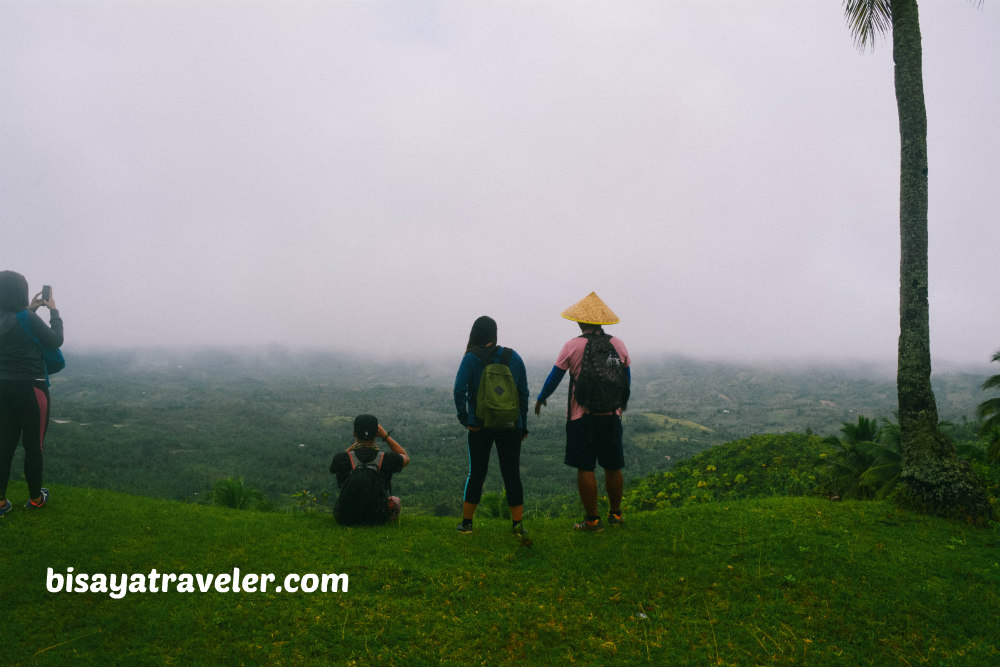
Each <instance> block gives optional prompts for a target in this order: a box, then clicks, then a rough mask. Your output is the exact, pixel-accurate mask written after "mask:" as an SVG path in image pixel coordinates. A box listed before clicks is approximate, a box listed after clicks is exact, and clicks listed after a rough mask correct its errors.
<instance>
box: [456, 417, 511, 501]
mask: <svg viewBox="0 0 1000 667" xmlns="http://www.w3.org/2000/svg"><path fill="white" fill-rule="evenodd" d="M494 442H495V443H496V445H497V458H498V459H499V460H500V474H501V475H502V476H503V485H504V487H505V488H506V489H507V504H508V505H510V506H511V507H517V506H518V505H523V504H524V488H523V487H522V486H521V430H520V429H510V430H499V429H492V428H481V429H479V430H478V431H469V477H468V479H466V480H465V502H467V503H472V504H473V505H478V504H479V501H480V499H481V498H482V496H483V484H484V483H485V482H486V473H487V472H488V471H489V468H490V450H491V449H492V448H493V443H494Z"/></svg>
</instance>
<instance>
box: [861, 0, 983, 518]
mask: <svg viewBox="0 0 1000 667" xmlns="http://www.w3.org/2000/svg"><path fill="white" fill-rule="evenodd" d="M844 12H845V14H846V16H847V21H848V24H849V26H850V29H851V33H852V34H853V35H854V38H855V42H856V43H857V45H858V47H859V48H861V49H865V48H867V47H868V46H872V47H874V44H875V38H876V37H877V36H878V35H879V34H884V33H885V32H887V31H890V30H891V32H892V58H893V61H894V63H895V69H894V72H895V77H894V81H895V90H896V110H897V113H898V115H899V137H900V181H899V236H900V264H899V347H898V352H897V366H896V393H897V396H898V400H899V429H900V448H901V451H902V466H903V469H902V475H901V478H900V479H901V481H902V482H904V483H905V484H906V486H907V489H908V491H909V494H910V499H911V500H912V501H913V504H914V505H915V506H916V507H917V508H919V509H922V510H924V511H927V512H929V513H931V514H937V515H943V516H964V517H967V518H969V519H972V520H976V521H979V520H983V519H985V518H989V517H992V509H991V507H990V504H989V502H988V499H987V495H986V492H985V490H984V488H983V484H982V482H981V480H980V479H979V477H978V476H977V475H976V474H975V473H974V472H973V471H972V469H971V468H970V467H969V465H968V464H967V463H965V462H964V461H962V460H961V459H959V458H958V456H957V454H956V452H955V447H954V446H953V445H952V443H951V441H950V440H949V439H948V438H947V437H946V436H945V435H944V434H943V433H942V432H941V430H940V429H939V428H938V410H937V402H936V400H935V399H934V392H933V390H932V389H931V352H930V315H929V312H930V311H929V306H928V302H927V282H928V281H927V109H926V106H925V104H924V83H923V52H922V48H921V44H920V19H919V13H918V11H917V1H916V0H845V1H844Z"/></svg>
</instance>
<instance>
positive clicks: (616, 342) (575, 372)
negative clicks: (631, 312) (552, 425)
mask: <svg viewBox="0 0 1000 667" xmlns="http://www.w3.org/2000/svg"><path fill="white" fill-rule="evenodd" d="M611 345H612V346H613V347H614V348H615V351H617V352H618V356H619V357H621V360H622V363H623V364H625V367H626V368H628V367H629V366H631V365H632V360H631V359H630V358H629V356H628V350H626V349H625V343H623V342H622V341H621V340H620V339H618V338H615V337H614V336H612V337H611ZM586 347H587V339H586V338H584V337H582V336H577V337H576V338H573V339H570V340H569V341H568V342H567V343H566V344H565V345H563V348H562V350H561V351H560V352H559V356H558V357H556V364H555V365H556V368H561V369H563V370H564V371H569V373H570V375H571V376H572V377H573V380H574V381H575V380H576V378H578V377H580V366H581V365H582V364H583V350H584V348H586ZM573 389H574V391H573V393H574V394H575V393H576V387H574V388H573ZM585 413H586V409H585V408H584V407H583V406H582V405H580V404H579V403H577V402H576V396H575V395H574V396H573V397H572V398H571V399H570V413H569V419H570V421H572V420H574V419H580V418H582V417H583V415H584V414H585ZM621 413H622V411H621V410H620V409H619V410H616V411H615V412H614V414H617V415H620V414H621ZM594 414H605V415H610V414H612V413H610V412H596V413H594Z"/></svg>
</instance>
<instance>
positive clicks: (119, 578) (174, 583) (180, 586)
mask: <svg viewBox="0 0 1000 667" xmlns="http://www.w3.org/2000/svg"><path fill="white" fill-rule="evenodd" d="M278 581H279V579H278V577H277V575H275V574H257V573H253V572H248V573H243V572H241V571H240V568H238V567H235V568H233V571H232V572H223V573H219V574H200V573H198V574H192V573H188V572H182V573H180V574H176V573H173V572H157V571H156V568H153V569H152V570H150V571H149V572H145V573H133V574H103V573H94V574H90V573H86V572H74V568H72V567H67V568H66V571H65V573H62V572H56V571H55V570H53V569H52V568H51V567H50V568H48V572H47V573H46V575H45V588H46V590H48V592H49V593H105V594H107V595H109V596H111V597H112V598H114V599H116V600H120V599H122V598H123V597H125V596H126V595H128V594H132V593H135V594H141V593H269V592H273V593H346V592H347V586H348V577H347V575H346V574H294V573H293V574H286V575H285V576H284V577H282V578H281V579H280V583H278V584H277V585H274V584H275V582H278Z"/></svg>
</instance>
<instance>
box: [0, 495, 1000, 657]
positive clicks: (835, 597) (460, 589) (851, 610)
mask: <svg viewBox="0 0 1000 667" xmlns="http://www.w3.org/2000/svg"><path fill="white" fill-rule="evenodd" d="M50 488H51V489H52V498H51V501H50V506H49V507H48V508H46V509H44V510H42V511H39V512H32V513H29V512H26V511H25V510H24V509H23V507H20V506H19V507H17V508H16V509H15V510H14V511H13V512H11V513H10V514H8V515H7V516H6V517H4V518H3V519H0V545H2V549H3V555H2V566H0V567H2V569H0V600H2V601H3V605H2V607H3V611H4V617H3V626H2V630H0V637H2V641H0V665H4V666H12V665H102V666H103V665H133V666H141V665H173V664H178V665H264V664H282V665H295V664H304V665H320V664H331V665H438V664H444V665H476V664H482V665H514V664H517V665H550V664H554V665H568V664H575V665H718V664H724V665H756V664H777V665H785V664H794V665H866V664H874V665H886V664H892V665H986V664H997V663H1000V649H998V647H997V641H996V636H997V618H998V617H1000V563H998V561H1000V555H998V550H997V546H998V544H1000V535H998V532H997V530H996V529H995V527H992V528H986V529H982V528H971V527H967V526H965V525H962V524H958V523H953V522H947V521H944V520H940V519H933V518H928V517H924V516H920V515H916V514H910V513H906V512H902V511H900V510H898V509H896V508H895V507H893V506H891V505H889V504H883V503H874V502H868V503H864V502H844V503H831V502H829V501H825V500H818V499H811V498H770V499H745V500H739V501H733V502H715V503H706V504H702V505H691V506H684V507H676V508H666V509H663V510H659V511H655V512H645V513H638V514H633V515H631V516H629V517H627V519H628V521H629V523H628V525H626V526H625V527H623V528H620V529H615V530H610V529H609V530H607V531H605V532H603V533H600V534H580V533H574V532H573V531H572V530H570V526H569V524H568V523H567V521H566V520H565V519H563V520H558V519H539V520H537V521H532V520H531V518H530V517H529V518H528V519H527V525H528V526H529V528H530V529H531V544H530V546H529V545H525V544H521V543H520V542H518V541H516V540H514V539H513V538H512V537H511V536H510V535H509V534H508V530H509V524H508V523H507V522H505V521H502V520H500V519H485V518H483V519H481V520H477V528H476V532H475V533H473V534H472V535H468V536H462V535H458V534H457V533H456V532H455V531H454V523H455V519H454V518H446V519H442V518H434V517H429V516H405V515H404V517H403V519H402V521H401V522H400V523H399V524H398V525H392V526H388V527H383V528H378V529H343V528H338V527H336V526H335V525H334V524H333V522H332V518H331V517H330V516H329V515H304V514H297V515H291V514H279V513H254V512H238V511H234V510H226V509H221V508H215V507H207V506H199V505H189V504H183V503H177V502H172V501H165V500H156V499H149V498H142V497H132V496H125V495H120V494H115V493H112V492H107V491H99V490H91V489H82V488H72V487H61V486H51V487H50ZM9 492H10V495H11V498H12V500H15V501H19V502H20V503H21V504H22V505H23V497H24V496H25V495H26V490H25V487H24V484H23V483H14V484H11V486H10V489H9ZM404 503H405V498H404ZM404 509H405V506H404ZM49 567H51V568H53V569H54V570H55V571H56V572H57V573H63V574H64V573H65V572H66V569H67V568H68V567H73V568H74V571H75V573H77V574H79V573H82V572H86V573H91V574H93V573H108V574H110V573H117V574H122V573H128V574H132V573H143V574H145V573H148V572H149V571H150V570H152V569H153V568H155V569H156V570H157V571H158V572H161V573H163V572H173V573H182V572H186V573H192V574H194V573H199V574H208V573H224V572H231V571H232V570H233V568H234V567H239V568H240V569H241V570H242V572H244V573H247V572H256V573H274V574H276V575H277V576H278V578H279V580H280V579H281V578H283V577H284V575H285V574H288V573H299V574H304V573H346V574H348V575H349V578H350V587H349V590H348V591H347V592H339V593H327V594H321V593H312V594H307V593H294V594H288V593H276V592H273V591H269V592H267V593H261V592H257V593H238V594H234V593H229V594H223V593H218V592H209V593H177V592H171V593H150V592H147V593H129V594H126V595H125V597H124V598H123V599H121V600H115V599H112V598H111V597H110V595H108V594H106V593H65V592H63V593H49V592H47V591H46V568H49Z"/></svg>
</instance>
